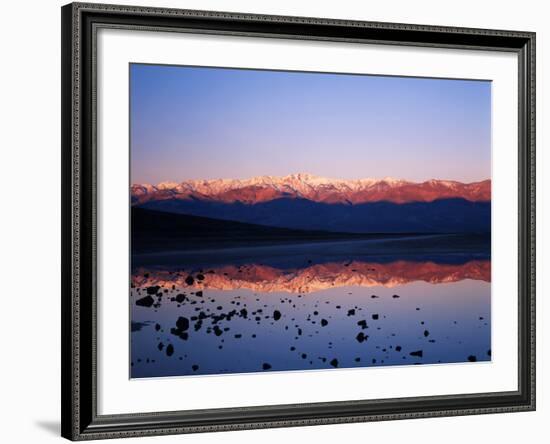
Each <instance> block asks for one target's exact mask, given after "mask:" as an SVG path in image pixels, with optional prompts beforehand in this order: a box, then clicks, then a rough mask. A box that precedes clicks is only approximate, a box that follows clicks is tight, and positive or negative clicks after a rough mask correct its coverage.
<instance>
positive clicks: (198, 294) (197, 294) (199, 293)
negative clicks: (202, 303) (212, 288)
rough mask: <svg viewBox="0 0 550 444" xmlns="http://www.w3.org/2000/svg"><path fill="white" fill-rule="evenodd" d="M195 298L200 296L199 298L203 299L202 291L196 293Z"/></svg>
mask: <svg viewBox="0 0 550 444" xmlns="http://www.w3.org/2000/svg"><path fill="white" fill-rule="evenodd" d="M195 296H198V297H199V298H201V297H202V290H199V291H196V292H195Z"/></svg>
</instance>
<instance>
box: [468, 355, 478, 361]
mask: <svg viewBox="0 0 550 444" xmlns="http://www.w3.org/2000/svg"><path fill="white" fill-rule="evenodd" d="M468 361H470V362H476V361H477V358H476V357H475V356H474V355H470V356H468Z"/></svg>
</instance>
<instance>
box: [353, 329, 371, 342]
mask: <svg viewBox="0 0 550 444" xmlns="http://www.w3.org/2000/svg"><path fill="white" fill-rule="evenodd" d="M368 338H369V337H368V336H367V335H365V333H363V332H362V331H360V332H359V333H358V334H357V336H356V337H355V339H356V340H357V342H359V343H360V344H361V343H362V342H365V341H366V340H367V339H368Z"/></svg>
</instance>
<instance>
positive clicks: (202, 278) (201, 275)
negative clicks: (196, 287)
mask: <svg viewBox="0 0 550 444" xmlns="http://www.w3.org/2000/svg"><path fill="white" fill-rule="evenodd" d="M197 279H198V280H199V281H204V274H202V273H199V274H197Z"/></svg>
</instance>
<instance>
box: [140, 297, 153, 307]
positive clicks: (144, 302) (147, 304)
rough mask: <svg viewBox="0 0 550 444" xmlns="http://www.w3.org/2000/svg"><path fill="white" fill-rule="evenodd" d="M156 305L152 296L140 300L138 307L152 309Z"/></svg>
mask: <svg viewBox="0 0 550 444" xmlns="http://www.w3.org/2000/svg"><path fill="white" fill-rule="evenodd" d="M154 303H155V300H154V299H153V298H152V297H151V296H145V297H144V298H141V299H138V300H137V301H136V305H139V306H140V307H152V306H153V304H154Z"/></svg>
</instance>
